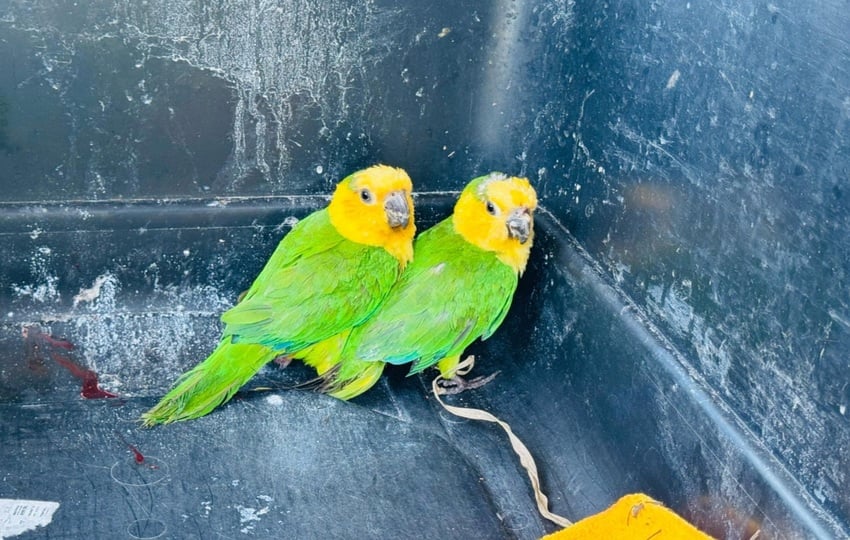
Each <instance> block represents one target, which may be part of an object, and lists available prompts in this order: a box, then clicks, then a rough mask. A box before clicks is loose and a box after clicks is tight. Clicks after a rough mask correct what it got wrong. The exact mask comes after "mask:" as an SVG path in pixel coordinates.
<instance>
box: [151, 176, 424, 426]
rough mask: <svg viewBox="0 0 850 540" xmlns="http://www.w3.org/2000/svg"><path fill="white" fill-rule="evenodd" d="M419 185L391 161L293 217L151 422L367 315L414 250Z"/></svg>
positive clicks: (179, 414) (183, 412)
mask: <svg viewBox="0 0 850 540" xmlns="http://www.w3.org/2000/svg"><path fill="white" fill-rule="evenodd" d="M411 191H412V184H411V181H410V178H409V177H408V175H407V173H405V172H404V171H403V170H401V169H397V168H392V167H388V166H385V165H376V166H374V167H370V168H368V169H364V170H361V171H358V172H356V173H354V174H352V175H350V176H348V177H346V178H345V179H344V180H342V181H341V182H340V183H339V184H338V185H337V187H336V190H335V191H334V194H333V196H332V198H331V201H330V203H329V204H328V206H327V208H324V209H322V210H318V211H316V212H314V213H312V214H310V215H309V216H307V217H306V218H304V219H303V220H301V221H300V222H299V223H298V224H297V225H296V226H295V227H293V229H292V231H290V232H289V234H287V235H286V236H285V237H284V238H283V239H282V240H281V242H280V244H279V245H278V247H277V249H276V250H275V252H274V253H273V254H272V256H271V258H270V259H269V261H268V262H267V263H266V265H265V267H264V268H263V270H262V271H261V272H260V274H259V275H258V276H257V278H256V280H254V283H253V284H252V285H251V287H250V288H249V289H248V291H247V293H246V294H245V296H244V298H243V299H242V300H241V301H240V302H239V303H237V304H236V305H235V306H234V307H232V308H231V309H229V310H228V311H226V312H225V313H224V314H223V315H222V316H221V320H222V322H223V323H224V331H223V334H222V338H221V341H220V342H219V344H218V347H217V348H216V349H215V350H214V351H213V352H212V354H210V355H209V357H207V359H206V360H204V361H203V362H202V363H200V364H198V365H197V366H196V367H195V368H193V369H192V370H190V371H188V372H187V373H185V374H183V375H182V376H181V377H180V379H179V380H178V381H177V382H176V383H175V386H174V387H173V388H172V390H170V391H169V392H168V394H166V395H165V397H163V398H162V400H161V401H160V402H159V403H158V404H157V405H155V406H154V407H153V408H152V409H150V410H149V411H147V412H146V413H144V414H143V415H142V417H141V420H142V422H143V424H144V425H146V426H152V425H156V424H167V423H170V422H175V421H178V420H187V419H192V418H198V417H200V416H203V415H205V414H207V413H209V412H210V411H212V410H213V409H214V408H216V407H218V406H219V405H221V404H223V403H224V402H226V401H228V400H229V399H230V398H231V397H232V396H233V394H234V393H236V391H237V390H239V388H240V387H242V386H243V385H244V384H245V383H246V382H248V380H249V379H250V378H251V377H253V376H254V374H255V373H256V372H257V371H259V370H260V368H261V367H263V365H265V364H266V363H268V362H269V361H271V360H273V359H275V358H277V357H288V358H294V357H298V356H299V352H300V351H302V350H304V349H306V348H309V347H310V346H312V345H314V344H316V343H318V342H322V341H324V340H327V339H329V338H332V337H333V336H336V335H339V334H341V333H344V332H345V331H346V330H347V329H349V328H351V327H353V326H355V325H357V324H360V323H362V322H363V321H365V320H366V319H367V318H368V317H369V316H370V315H371V314H372V312H373V311H374V310H375V308H376V307H377V306H378V305H379V304H380V303H381V301H382V300H383V298H384V296H386V294H387V293H388V292H389V290H390V289H391V287H392V286H393V284H394V283H395V282H396V280H397V279H398V277H399V275H400V274H401V273H402V271H403V269H404V268H405V266H406V265H407V264H408V263H409V262H410V261H411V260H412V258H413V236H414V234H415V231H416V226H415V224H414V216H413V200H412V198H411Z"/></svg>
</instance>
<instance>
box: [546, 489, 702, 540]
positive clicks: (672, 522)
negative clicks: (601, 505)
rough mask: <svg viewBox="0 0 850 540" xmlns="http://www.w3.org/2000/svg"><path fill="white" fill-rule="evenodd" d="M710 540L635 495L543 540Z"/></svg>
mask: <svg viewBox="0 0 850 540" xmlns="http://www.w3.org/2000/svg"><path fill="white" fill-rule="evenodd" d="M650 538H651V539H652V540H664V539H674V538H675V539H678V540H711V537H710V536H708V535H707V534H704V533H702V532H700V531H699V530H697V528H696V527H694V526H693V525H691V524H690V523H688V522H687V521H685V520H684V519H682V518H681V517H679V516H678V515H676V513H675V512H673V511H672V510H670V509H669V508H667V507H665V506H664V505H663V504H661V503H660V502H658V501H656V500H654V499H652V498H651V497H649V496H647V495H644V494H643V493H633V494H631V495H626V496H624V497H622V498H621V499H620V500H619V501H617V502H616V503H614V504H613V505H612V506H611V507H610V508H608V509H607V510H603V511H602V512H600V513H598V514H596V515H593V516H590V517H587V518H584V519H583V520H581V521H579V522H577V523H576V524H575V525H572V526H571V527H567V528H566V529H563V530H560V531H558V532H556V533H552V534H550V535H548V536H545V537H544V538H543V540H601V539H612V540H630V539H635V540H638V539H639V540H647V539H650Z"/></svg>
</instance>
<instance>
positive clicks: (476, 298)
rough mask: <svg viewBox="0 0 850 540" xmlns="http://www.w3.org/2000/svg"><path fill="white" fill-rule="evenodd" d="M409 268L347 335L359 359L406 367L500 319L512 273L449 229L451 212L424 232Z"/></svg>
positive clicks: (451, 350)
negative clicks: (371, 314) (372, 313)
mask: <svg viewBox="0 0 850 540" xmlns="http://www.w3.org/2000/svg"><path fill="white" fill-rule="evenodd" d="M414 250H415V251H414V252H415V256H414V259H413V263H411V265H410V266H409V267H408V269H407V271H405V273H404V274H402V277H401V279H400V281H399V283H398V284H397V285H396V287H395V288H394V289H393V291H392V292H391V293H390V295H389V297H388V298H387V300H386V301H385V302H384V304H383V305H381V308H380V310H379V311H378V312H377V313H376V315H375V316H374V317H373V318H371V319H369V320H368V321H367V322H366V323H365V324H363V325H362V326H360V327H358V328H355V330H354V331H353V332H352V336H351V338H350V340H349V343H350V346H351V347H354V354H356V356H357V357H358V358H360V359H362V360H369V361H383V362H388V363H391V364H404V363H408V362H414V364H413V366H412V368H411V373H417V372H419V371H422V370H424V369H425V368H427V367H429V366H432V365H434V364H435V363H437V362H438V361H439V360H440V359H442V358H444V357H446V356H451V355H455V354H459V353H460V352H462V351H463V349H465V348H466V347H467V346H468V345H469V344H470V343H472V342H473V341H474V340H475V339H477V338H478V337H481V336H485V337H487V336H489V335H490V334H492V332H493V331H494V330H495V329H496V327H498V325H499V324H500V323H501V322H502V320H503V319H504V317H505V314H506V313H507V310H508V308H509V307H510V303H511V298H512V296H513V292H514V290H515V289H516V284H517V275H516V273H515V272H514V271H513V270H512V269H511V268H510V267H508V266H507V265H505V264H504V263H502V262H501V261H499V260H498V258H497V257H496V256H495V255H494V254H493V253H491V252H487V251H484V250H481V249H479V248H477V247H475V246H473V245H472V244H470V243H468V242H466V241H465V240H464V239H463V238H462V237H461V236H460V235H458V234H457V233H455V232H454V229H453V227H452V223H451V218H449V219H447V220H445V221H443V222H442V223H440V224H438V225H436V226H435V227H433V228H432V229H430V230H429V231H427V232H425V233H423V234H422V235H421V236H420V237H419V238H418V239H417V240H416V244H415V248H414Z"/></svg>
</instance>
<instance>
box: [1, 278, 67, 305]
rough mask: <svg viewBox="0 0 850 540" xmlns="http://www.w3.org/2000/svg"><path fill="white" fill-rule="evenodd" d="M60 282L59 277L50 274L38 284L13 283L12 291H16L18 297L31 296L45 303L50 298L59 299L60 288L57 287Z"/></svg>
mask: <svg viewBox="0 0 850 540" xmlns="http://www.w3.org/2000/svg"><path fill="white" fill-rule="evenodd" d="M58 282H59V278H58V277H56V276H48V277H47V278H46V281H45V282H44V283H40V284H38V285H29V284H27V285H17V284H13V285H12V292H14V293H15V295H16V296H18V297H23V296H29V297H30V298H32V299H33V300H35V301H36V302H41V303H42V304H43V303H45V302H47V301H49V300H58V299H59V289H58V288H57V287H56V284H57V283H58Z"/></svg>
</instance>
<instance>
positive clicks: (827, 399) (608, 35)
mask: <svg viewBox="0 0 850 540" xmlns="http://www.w3.org/2000/svg"><path fill="white" fill-rule="evenodd" d="M0 6H2V9H0V36H2V39H0V59H2V60H0V65H2V66H3V69H0V186H2V188H3V194H2V198H3V200H5V201H13V202H14V201H67V202H68V204H69V205H71V206H72V205H73V204H74V203H73V201H78V200H101V199H133V198H143V199H181V198H195V197H214V196H236V195H271V194H277V195H279V194H316V193H325V192H327V191H328V189H329V188H330V186H332V185H333V183H334V182H335V180H336V179H337V178H339V176H340V175H341V174H343V173H344V172H347V171H350V170H353V169H355V168H357V167H360V166H362V165H366V164H370V163H373V162H374V161H377V160H380V161H385V162H390V163H393V164H397V165H400V166H404V167H406V168H407V169H408V170H409V171H410V173H411V175H412V176H413V178H414V181H415V183H416V185H417V188H418V189H419V190H422V191H442V190H456V189H458V188H459V187H460V186H461V185H462V184H463V182H464V181H465V180H467V179H468V178H470V177H472V176H473V175H474V174H477V173H480V172H483V171H486V170H489V169H493V168H497V169H503V170H506V171H508V172H514V173H522V174H526V175H528V176H529V177H530V178H531V179H532V181H533V182H534V183H535V185H536V186H537V187H538V189H539V191H540V194H541V196H542V201H543V205H544V206H546V207H547V208H548V209H549V210H551V211H552V213H553V214H554V215H555V216H556V217H558V218H559V219H561V220H562V221H563V222H564V223H565V224H566V225H567V226H568V227H569V229H570V230H571V232H572V233H573V234H574V235H575V236H576V237H577V239H578V240H579V242H580V243H581V244H582V245H583V246H584V247H585V248H587V250H588V251H589V252H590V253H591V254H592V255H593V256H594V257H595V258H596V260H597V261H598V262H599V263H600V264H601V265H602V267H603V268H604V269H605V270H606V272H607V273H608V274H609V276H610V277H611V279H612V280H614V281H615V282H616V284H617V285H618V286H619V287H621V288H622V290H623V291H624V292H625V293H626V294H628V295H629V296H631V297H632V298H633V299H634V300H635V301H636V302H637V304H638V306H639V307H640V308H641V309H642V310H644V311H645V312H646V314H647V315H648V316H649V317H650V318H651V319H652V320H653V321H655V322H656V323H657V324H658V325H659V326H660V327H661V328H662V330H663V331H664V332H665V333H666V335H667V337H668V338H670V339H671V340H672V342H673V343H674V344H675V345H676V346H677V347H678V348H679V349H680V350H681V351H682V352H683V353H684V357H685V358H686V359H687V365H686V367H687V368H688V369H689V370H690V372H691V373H692V374H693V377H694V378H695V379H696V380H698V381H700V382H701V383H702V384H704V385H705V386H706V387H707V388H708V389H709V390H710V392H711V394H712V395H713V396H715V397H716V398H717V399H720V400H723V401H725V402H726V403H728V404H729V405H730V406H731V407H732V408H733V409H734V410H735V412H736V414H737V415H739V416H740V418H741V419H742V420H743V422H744V423H745V424H746V426H747V427H748V428H749V429H750V430H751V433H752V436H753V437H755V438H757V439H758V440H760V441H762V442H763V443H764V444H765V445H767V447H768V448H769V449H770V450H771V451H772V452H773V453H774V454H775V455H776V456H777V457H778V458H779V459H780V460H781V461H782V462H783V463H784V464H786V466H787V467H788V468H789V470H790V471H792V472H793V474H794V475H795V476H796V477H797V478H798V479H799V480H800V481H801V482H802V484H803V485H804V486H805V490H806V492H807V494H808V495H809V496H811V497H812V498H813V499H814V500H815V501H817V502H818V503H819V504H822V505H823V506H824V507H825V508H826V509H828V510H829V511H831V512H833V513H834V514H836V515H838V516H842V517H843V519H844V521H845V522H846V521H847V520H849V519H850V501H848V498H847V495H846V494H847V493H848V492H850V478H848V476H847V474H848V473H847V471H848V470H850V457H848V456H850V454H848V453H847V452H846V451H841V450H840V449H846V448H848V447H850V413H848V407H850V357H848V353H847V351H848V350H850V295H848V290H850V284H848V270H850V260H848V259H850V181H848V175H850V90H848V89H850V43H848V41H847V36H848V35H850V17H847V16H846V8H847V6H846V3H845V2H840V1H838V0H827V1H821V2H817V3H799V2H797V3H795V2H791V1H790V0H778V1H774V2H764V1H734V2H733V1H731V0H721V1H719V2H713V3H700V2H683V1H678V0H677V1H658V2H639V1H627V0H624V1H610V2H606V3H601V2H598V3H589V4H588V3H585V4H583V5H575V4H574V3H573V2H572V1H569V0H568V1H563V2H555V1H545V2H523V1H519V0H515V1H500V2H494V3H479V2H453V1H452V2H448V1H446V2H378V1H373V2H342V1H340V2H337V1H330V2H308V1H297V0H292V1H287V0H280V1H269V2H259V1H258V2H237V1H227V0H223V1H219V2H212V1H203V0H197V1H188V0H185V1H180V0H174V1H148V2H137V1H135V0H133V1H131V0H126V1H124V2H120V1H114V2H106V1H100V2H83V1H80V2H77V3H76V4H73V3H61V4H59V3H55V2H41V1H20V2H15V1H13V2H9V1H3V2H0ZM32 234H35V235H38V234H39V232H38V229H37V227H36V226H34V229H33V231H32ZM26 256H29V257H31V259H32V261H31V267H32V268H31V270H32V272H31V274H32V276H34V277H33V278H32V280H31V281H26V282H15V283H12V284H3V286H4V287H7V288H8V290H6V291H4V297H5V296H7V295H8V296H9V297H10V298H11V299H12V301H13V302H23V301H31V302H33V303H34V304H36V305H44V304H49V303H51V302H59V301H62V302H66V303H70V302H71V301H72V299H71V298H64V299H60V298H58V297H57V294H58V293H56V289H55V281H51V280H56V279H59V276H55V275H53V274H52V273H51V270H50V268H51V266H50V265H51V263H50V256H51V254H50V253H49V252H48V253H43V252H40V253H33V254H26ZM214 267H215V265H214V264H213V263H210V269H211V271H215V270H214ZM149 271H150V273H151V276H152V277H151V278H150V279H151V280H155V279H156V268H152V269H149ZM101 285H102V287H104V291H107V292H108V291H110V290H114V288H115V286H116V282H115V281H114V280H112V279H110V276H109V275H104V276H103V281H102V283H101ZM110 287H112V288H113V289H110ZM162 290H163V294H173V295H175V298H177V300H178V301H184V302H185V303H187V305H194V304H193V303H196V304H198V305H199V306H200V305H203V306H205V307H206V308H207V309H210V308H209V306H211V305H212V306H213V307H215V306H218V305H223V304H225V303H226V300H223V299H220V298H218V297H216V296H215V294H214V293H211V292H209V291H206V290H196V291H189V292H186V291H179V292H175V291H170V290H166V289H165V288H163V289H162ZM180 295H182V296H180ZM184 297H185V298H184ZM103 298H107V299H108V298H109V295H108V294H107V295H104V296H103ZM80 301H85V299H81V300H80ZM99 301H103V300H99ZM101 307H102V309H107V308H108V306H107V305H104V306H101ZM92 320H95V319H92ZM172 330H173V329H172ZM128 331H129V332H130V333H133V332H141V331H142V330H141V329H139V328H137V329H129V330H128ZM169 331H171V330H169ZM192 331H194V330H192V329H191V328H186V329H179V330H177V331H174V332H172V333H173V334H177V335H171V336H168V337H170V338H172V339H174V340H175V341H176V343H177V344H178V345H181V344H184V342H183V341H181V340H180V339H179V334H180V333H181V332H188V333H191V332H192ZM92 346H94V344H93V345H92ZM174 354H178V355H179V354H181V352H180V350H179V349H178V350H176V351H175V352H174ZM127 369H131V368H129V367H128V368H127Z"/></svg>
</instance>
